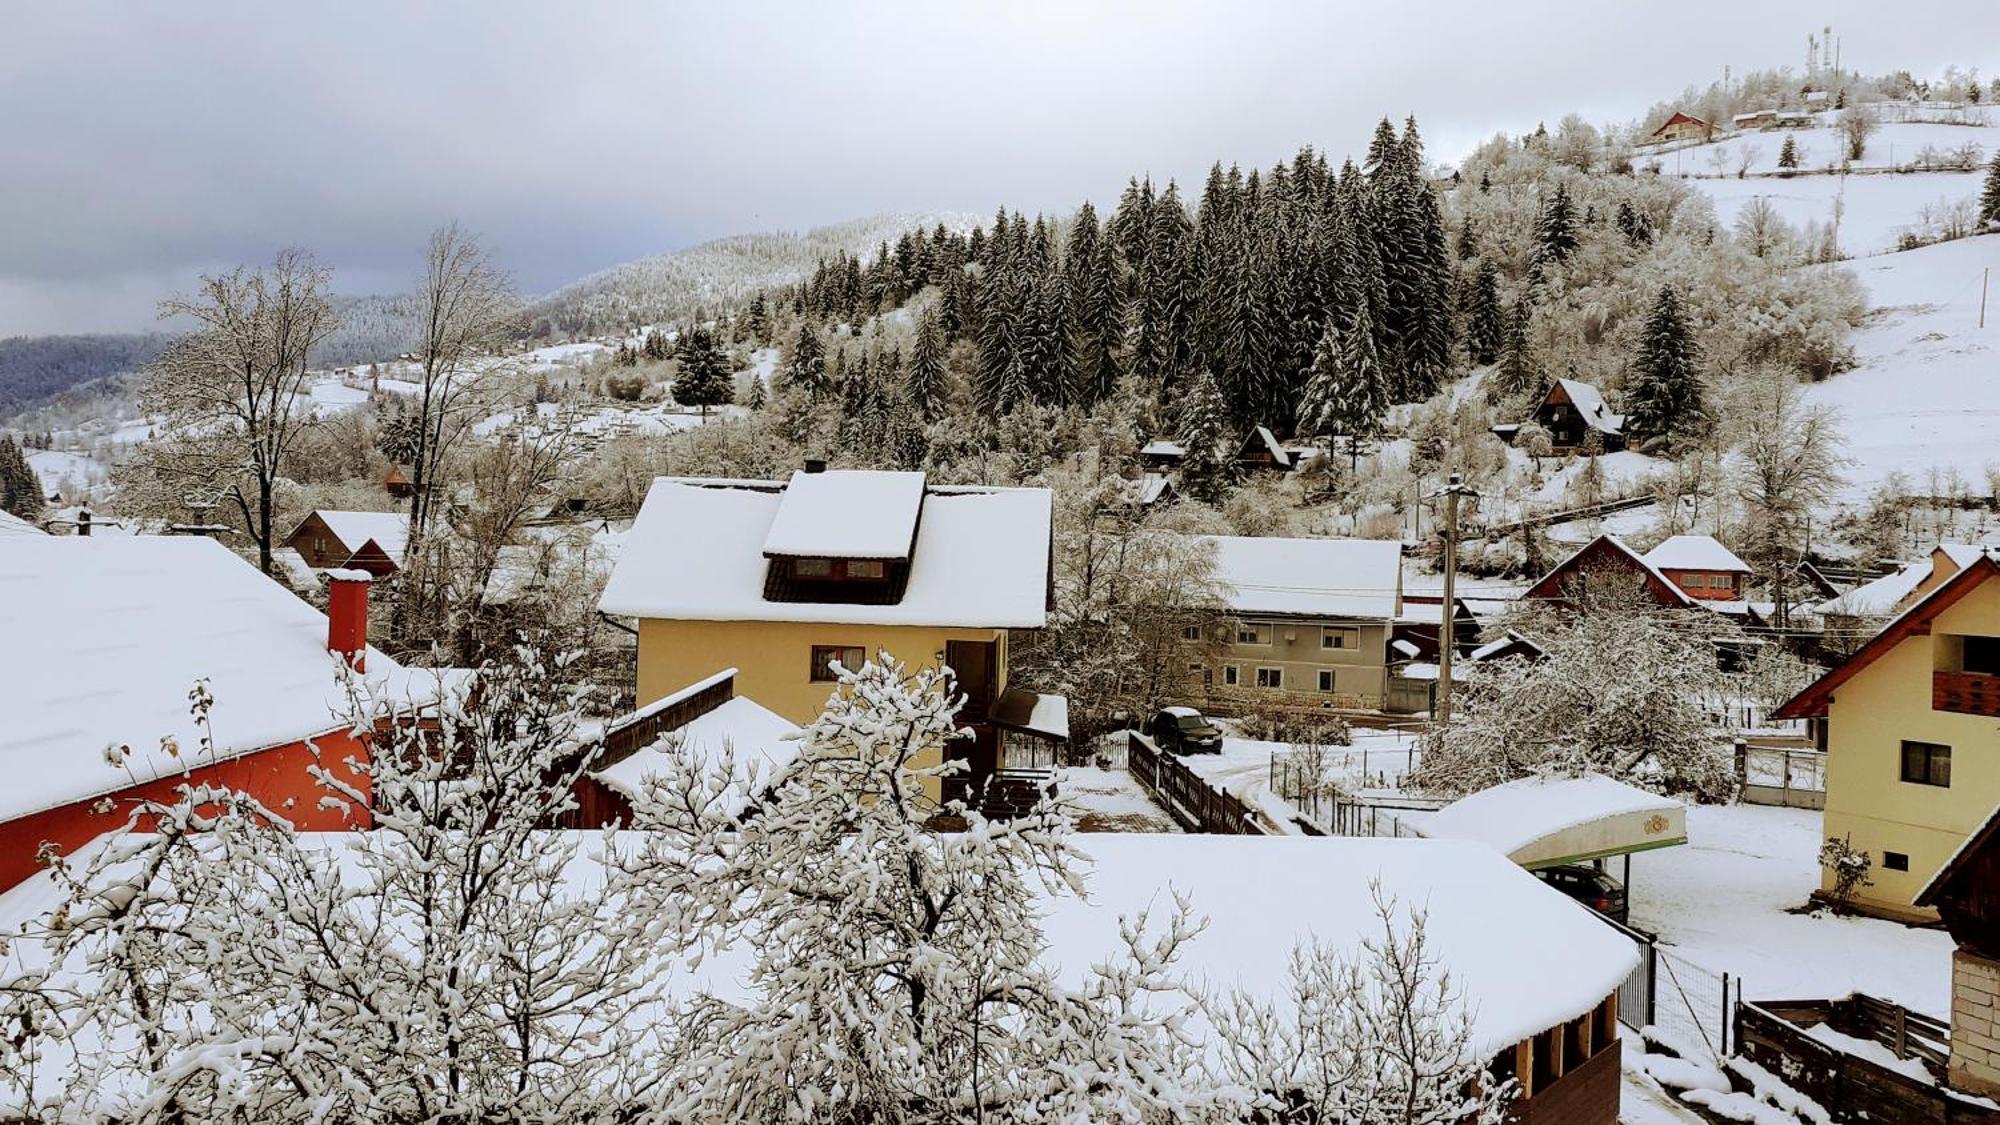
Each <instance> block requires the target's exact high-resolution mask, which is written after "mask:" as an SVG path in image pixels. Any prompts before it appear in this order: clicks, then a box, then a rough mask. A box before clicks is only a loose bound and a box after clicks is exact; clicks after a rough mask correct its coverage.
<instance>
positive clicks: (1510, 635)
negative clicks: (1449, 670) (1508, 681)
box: [1465, 629, 1542, 661]
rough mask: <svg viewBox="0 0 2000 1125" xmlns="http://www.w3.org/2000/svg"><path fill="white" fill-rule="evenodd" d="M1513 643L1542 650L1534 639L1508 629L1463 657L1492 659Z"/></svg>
mask: <svg viewBox="0 0 2000 1125" xmlns="http://www.w3.org/2000/svg"><path fill="white" fill-rule="evenodd" d="M1515 645H1525V646H1527V647H1528V648H1531V649H1534V650H1535V651H1536V652H1540V651H1542V646H1541V645H1538V644H1536V643H1535V642H1534V641H1532V640H1529V639H1528V638H1527V637H1525V636H1523V635H1521V634H1520V633H1518V632H1516V631H1514V630H1512V629H1509V630H1507V632H1506V633H1504V634H1502V635H1501V637H1500V638H1499V639H1498V640H1493V641H1488V642H1487V643H1485V644H1483V645H1480V646H1479V647H1478V648H1475V649H1473V650H1472V651H1471V652H1470V653H1468V654H1467V655H1466V657H1465V658H1466V659H1467V660H1472V661H1479V660H1491V659H1493V657H1495V656H1497V655H1499V654H1500V653H1501V652H1504V651H1506V650H1507V649H1509V648H1512V647H1513V646H1515Z"/></svg>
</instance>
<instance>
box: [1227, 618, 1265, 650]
mask: <svg viewBox="0 0 2000 1125" xmlns="http://www.w3.org/2000/svg"><path fill="white" fill-rule="evenodd" d="M1236 643H1237V644H1239V645H1267V644H1270V643H1271V633H1270V630H1269V629H1268V628H1266V627H1265V626H1263V625H1259V624H1257V623H1256V622H1254V621H1244V622H1241V623H1239V624H1238V625H1237V626H1236Z"/></svg>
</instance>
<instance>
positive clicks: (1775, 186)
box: [1691, 129, 2000, 257]
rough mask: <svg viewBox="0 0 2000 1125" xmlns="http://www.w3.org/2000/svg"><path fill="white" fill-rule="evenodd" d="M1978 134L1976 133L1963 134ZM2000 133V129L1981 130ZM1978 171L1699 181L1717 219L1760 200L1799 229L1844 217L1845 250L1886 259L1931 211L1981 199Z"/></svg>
mask: <svg viewBox="0 0 2000 1125" xmlns="http://www.w3.org/2000/svg"><path fill="white" fill-rule="evenodd" d="M1962 131H1963V132H1973V131H1974V130H1969V129H1968V130H1962ZM1977 131H1978V132H1982V133H1984V132H1994V133H2000V130H1983V129H1982V130H1977ZM1981 179H1982V177H1981V175H1980V174H1979V173H1977V172H1912V173H1909V174H1906V175H1867V176H1794V177H1792V178H1790V179H1776V178H1771V177H1753V178H1750V179H1744V180H1737V179H1727V180H1694V181H1691V183H1692V184H1693V186H1694V187H1695V188H1697V189H1698V190H1700V191H1701V192H1702V193H1703V194H1704V195H1706V196H1708V197H1709V199H1710V200H1712V201H1714V203H1715V217H1716V220H1717V221H1718V222H1720V223H1721V224H1722V225H1723V226H1734V225H1735V223H1736V216H1737V215H1738V214H1740V213H1741V212H1742V210H1743V208H1744V207H1745V206H1746V205H1747V204H1748V203H1749V202H1750V201H1751V200H1752V199H1756V198H1763V199H1768V200H1770V202H1771V206H1772V207H1773V208H1774V209H1776V211H1777V213H1778V215H1779V217H1780V218H1783V219H1784V220H1785V221H1786V222H1787V223H1789V224H1791V225H1792V227H1793V228H1795V229H1803V228H1804V227H1805V225H1806V223H1807V222H1809V221H1810V222H1816V223H1819V224H1820V225H1821V226H1828V225H1831V224H1832V223H1833V221H1834V213H1835V210H1836V207H1837V208H1838V210H1839V213H1840V234H1839V245H1840V248H1841V249H1842V250H1843V251H1845V252H1846V253H1848V254H1850V255H1855V256H1857V257H1858V256H1863V255H1868V254H1886V253H1888V252H1890V251H1892V250H1894V249H1895V248H1896V245H1897V239H1898V238H1900V237H1901V236H1902V234H1903V233H1904V232H1905V231H1910V230H1914V229H1916V228H1917V226H1918V218H1919V216H1920V215H1921V214H1922V213H1923V209H1924V208H1925V207H1927V206H1934V205H1936V204H1939V203H1941V202H1942V203H1947V204H1949V203H1956V202H1958V201H1959V200H1962V199H1966V198H1969V197H1974V196H1977V195H1978V194H1979V186H1980V181H1981Z"/></svg>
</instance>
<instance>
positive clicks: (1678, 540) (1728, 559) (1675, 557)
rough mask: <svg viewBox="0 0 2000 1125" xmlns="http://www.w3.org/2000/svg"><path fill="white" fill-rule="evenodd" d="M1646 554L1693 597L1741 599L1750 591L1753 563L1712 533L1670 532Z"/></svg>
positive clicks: (1675, 583) (1736, 600) (1649, 560)
mask: <svg viewBox="0 0 2000 1125" xmlns="http://www.w3.org/2000/svg"><path fill="white" fill-rule="evenodd" d="M1644 557H1645V560H1646V561H1647V562H1649V563H1651V564H1652V565H1653V568H1654V569H1655V570H1658V571H1659V572H1660V573H1661V574H1663V575H1665V576H1666V578H1667V581H1669V582H1672V583H1673V584H1674V585H1676V586H1678V587H1680V588H1681V590H1682V591H1683V592H1685V593H1686V594H1687V595H1688V596H1689V597H1691V598H1696V599H1699V600H1702V601H1710V602H1740V601H1743V600H1744V598H1745V597H1746V596H1747V595H1748V593H1749V585H1750V576H1751V570H1750V564H1749V563H1746V562H1744V561H1743V560H1742V559H1740V558H1737V557H1736V552H1734V551H1731V550H1730V549H1729V548H1727V547H1725V546H1723V545H1722V544H1721V543H1720V542H1719V541H1717V540H1716V538H1715V537H1714V536H1712V535H1672V536H1668V537H1667V538H1666V539H1664V540H1662V541H1661V543H1660V545H1659V546H1657V547H1654V548H1653V549H1652V550H1650V551H1647V552H1646V554H1645V556H1644Z"/></svg>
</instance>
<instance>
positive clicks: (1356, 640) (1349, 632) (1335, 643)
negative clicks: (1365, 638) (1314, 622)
mask: <svg viewBox="0 0 2000 1125" xmlns="http://www.w3.org/2000/svg"><path fill="white" fill-rule="evenodd" d="M1319 647H1321V648H1341V649H1348V650H1350V651H1351V650H1353V649H1357V648H1360V647H1361V630H1359V629H1343V628H1339V627H1336V626H1333V625H1329V626H1327V627H1326V628H1324V629H1321V630H1320V633H1319Z"/></svg>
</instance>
